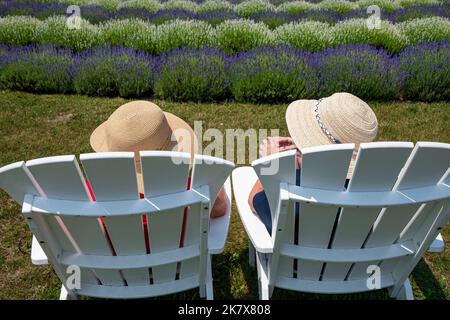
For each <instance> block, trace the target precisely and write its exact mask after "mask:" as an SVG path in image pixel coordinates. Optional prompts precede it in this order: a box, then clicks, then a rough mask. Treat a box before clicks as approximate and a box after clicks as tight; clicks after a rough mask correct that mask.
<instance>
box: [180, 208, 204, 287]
mask: <svg viewBox="0 0 450 320" xmlns="http://www.w3.org/2000/svg"><path fill="white" fill-rule="evenodd" d="M183 242H184V243H183V244H184V246H185V247H187V246H192V245H194V244H198V243H200V204H196V205H193V206H190V207H189V210H188V211H187V216H186V227H185V234H184V241H183ZM199 268H200V259H199V258H194V259H189V260H186V261H183V262H181V267H180V279H184V278H189V277H191V276H193V275H195V274H197V273H198V270H199Z"/></svg>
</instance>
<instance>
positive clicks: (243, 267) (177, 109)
mask: <svg viewBox="0 0 450 320" xmlns="http://www.w3.org/2000/svg"><path fill="white" fill-rule="evenodd" d="M126 101H127V100H124V99H121V98H90V97H84V96H75V95H32V94H27V93H18V92H8V91H3V92H0V150H1V151H0V166H3V165H6V164H9V163H11V162H15V161H19V160H28V159H33V158H38V157H45V156H53V155H61V154H77V155H78V154H80V153H85V152H92V150H91V148H90V146H89V136H90V134H91V132H92V131H93V130H94V129H95V128H96V126H97V125H99V124H100V123H101V122H103V121H104V120H106V119H107V118H108V116H109V115H110V114H111V113H112V112H113V111H114V110H115V109H116V108H117V107H118V106H120V105H121V104H123V103H125V102H126ZM154 102H156V103H157V104H158V105H159V106H160V107H161V108H162V109H163V110H164V111H168V112H172V113H174V114H176V115H178V116H180V117H182V118H183V119H184V120H186V121H187V122H188V123H189V124H190V125H193V124H194V121H196V120H202V121H203V129H204V130H206V129H208V128H217V129H219V130H221V131H222V132H224V131H225V129H227V128H241V129H244V130H246V129H248V128H255V129H260V128H267V129H279V130H280V134H282V135H287V134H288V132H287V129H286V124H285V117H284V113H285V110H286V107H287V105H286V104H284V105H250V104H238V103H231V102H230V103H223V104H189V103H171V102H166V101H154ZM370 105H371V106H372V107H373V109H374V110H375V112H376V114H377V117H378V120H379V134H378V140H402V141H413V142H415V141H418V140H422V141H424V140H427V141H440V142H447V143H448V142H450V126H449V125H448V124H449V123H450V103H449V102H444V103H430V104H426V103H409V102H392V103H370ZM443 235H444V238H445V239H446V240H447V252H446V253H444V254H427V255H426V258H425V259H424V260H422V261H421V263H420V264H419V265H418V267H416V269H415V270H414V272H413V274H412V277H411V280H412V285H413V289H414V294H415V298H416V299H449V298H450V281H449V279H450V254H449V253H448V249H450V248H449V243H450V228H449V227H448V226H447V227H446V228H445V229H444V232H443ZM247 243H248V239H247V236H246V234H245V231H244V229H243V228H242V224H241V222H240V220H239V217H238V215H237V211H236V208H235V206H233V215H232V220H231V226H230V232H229V236H228V242H227V246H226V249H225V252H224V253H223V254H222V255H218V256H216V257H214V260H213V276H214V289H215V297H216V298H218V299H220V298H222V299H256V298H257V297H258V294H257V292H258V286H257V282H256V279H257V276H256V270H255V269H252V268H251V267H249V265H248V254H247ZM30 246H31V233H30V231H29V230H28V227H27V226H26V223H25V221H24V219H23V217H22V215H21V213H20V208H19V206H18V205H17V204H15V203H14V202H13V201H12V200H11V199H10V198H9V197H8V196H7V195H6V194H5V193H4V192H2V191H1V192H0V274H1V278H0V299H21V298H22V299H57V298H58V296H59V289H60V282H59V280H58V278H57V277H56V275H55V274H54V273H53V271H52V269H51V268H50V267H49V266H33V265H32V264H31V260H30V257H29V253H30ZM175 298H183V299H196V298H198V291H197V290H191V291H188V292H186V293H181V294H178V295H176V296H175ZM274 298H275V299H284V298H285V299H292V298H294V299H298V298H301V299H362V298H363V299H378V298H387V294H386V292H385V291H379V292H371V293H365V294H353V295H331V296H327V295H313V294H303V293H294V292H288V291H285V290H278V289H276V290H275V293H274Z"/></svg>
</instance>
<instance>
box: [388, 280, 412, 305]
mask: <svg viewBox="0 0 450 320" xmlns="http://www.w3.org/2000/svg"><path fill="white" fill-rule="evenodd" d="M391 297H392V298H395V299H397V300H414V294H413V291H412V287H411V283H410V282H409V279H408V278H407V279H406V281H405V283H403V286H402V287H401V288H400V290H399V291H398V293H397V295H396V296H392V294H391Z"/></svg>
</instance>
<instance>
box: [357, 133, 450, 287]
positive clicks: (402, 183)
mask: <svg viewBox="0 0 450 320" xmlns="http://www.w3.org/2000/svg"><path fill="white" fill-rule="evenodd" d="M449 146H450V145H448V144H441V143H429V142H418V143H417V144H416V146H415V148H414V149H413V151H412V152H411V154H410V156H409V158H408V159H407V161H406V163H405V165H404V167H403V169H402V172H401V173H400V175H399V178H398V180H397V182H396V183H395V185H394V187H393V190H399V191H400V192H402V193H403V194H404V195H405V196H407V197H409V198H411V199H412V200H415V201H417V200H418V199H419V198H420V197H422V196H424V195H426V196H428V197H429V199H428V200H431V199H433V198H437V197H438V193H439V192H436V191H425V190H424V189H423V188H424V187H437V188H439V186H436V184H437V183H438V182H439V181H440V180H441V179H442V178H443V176H444V175H445V174H446V172H447V171H448V168H449V166H450V147H449ZM418 190H421V191H418ZM431 209H432V208H430V206H429V205H427V204H424V205H419V204H415V205H414V204H413V205H410V206H400V207H390V208H386V209H384V210H383V212H382V213H381V215H380V217H379V219H378V220H377V221H376V223H375V224H374V228H373V231H372V233H371V235H370V237H369V238H368V240H367V243H366V247H367V248H371V247H376V246H383V245H389V244H392V243H395V242H396V241H397V240H400V239H401V241H407V240H410V239H412V237H413V235H414V234H415V233H416V231H417V229H418V228H419V227H420V226H423V223H424V221H425V220H426V218H427V216H428V215H429V212H430V210H431ZM405 228H406V230H405ZM408 230H409V231H408ZM402 260H405V259H393V260H389V261H384V262H381V265H380V267H381V271H382V272H383V273H384V274H388V273H391V272H393V270H395V268H396V266H397V265H398V263H399V261H402ZM379 263H380V261H373V262H371V263H367V264H361V265H359V266H355V267H354V269H353V270H352V272H351V274H350V276H349V278H350V279H356V278H361V277H367V273H366V270H367V266H368V265H370V264H374V265H376V264H379Z"/></svg>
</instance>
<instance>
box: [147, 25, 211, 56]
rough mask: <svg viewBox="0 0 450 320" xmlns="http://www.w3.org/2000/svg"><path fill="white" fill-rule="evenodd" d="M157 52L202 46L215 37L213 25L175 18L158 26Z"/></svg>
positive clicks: (208, 43)
mask: <svg viewBox="0 0 450 320" xmlns="http://www.w3.org/2000/svg"><path fill="white" fill-rule="evenodd" d="M156 35H157V38H156V50H155V51H156V53H162V52H165V51H169V50H171V49H175V48H179V47H191V48H202V47H204V46H207V45H210V44H211V42H212V41H213V38H214V29H213V27H212V26H211V25H210V24H209V23H207V22H204V21H197V20H178V19H177V20H173V21H168V22H166V23H164V24H162V25H159V26H157V29H156Z"/></svg>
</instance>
